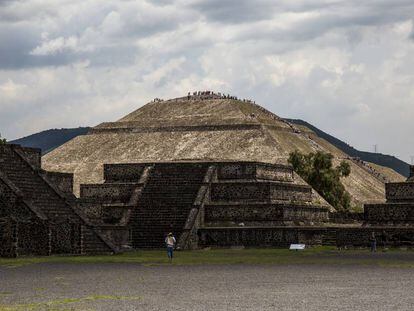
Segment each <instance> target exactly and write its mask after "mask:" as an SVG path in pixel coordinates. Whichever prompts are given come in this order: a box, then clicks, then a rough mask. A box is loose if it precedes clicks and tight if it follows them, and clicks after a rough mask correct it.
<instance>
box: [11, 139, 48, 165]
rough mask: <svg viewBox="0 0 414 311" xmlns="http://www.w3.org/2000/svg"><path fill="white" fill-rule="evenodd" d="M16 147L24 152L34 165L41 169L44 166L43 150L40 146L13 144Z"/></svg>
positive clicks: (27, 159)
mask: <svg viewBox="0 0 414 311" xmlns="http://www.w3.org/2000/svg"><path fill="white" fill-rule="evenodd" d="M13 147H14V148H16V149H17V150H20V151H21V152H22V153H23V154H24V158H25V159H26V161H27V162H29V163H30V164H31V165H32V166H34V167H35V168H37V169H40V168H41V166H42V155H41V154H42V150H41V149H39V148H29V147H22V146H19V145H13Z"/></svg>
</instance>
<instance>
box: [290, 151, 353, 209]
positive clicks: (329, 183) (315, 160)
mask: <svg viewBox="0 0 414 311" xmlns="http://www.w3.org/2000/svg"><path fill="white" fill-rule="evenodd" d="M332 159H333V156H332V155H331V154H329V153H324V152H320V151H318V152H316V153H309V154H306V155H305V154H302V153H300V152H299V151H297V150H296V151H294V152H292V153H290V155H289V163H290V164H292V166H293V169H294V170H295V171H296V172H297V173H298V174H299V175H300V176H301V177H302V178H303V179H304V180H305V181H306V182H307V183H308V184H309V185H311V186H312V188H314V189H315V190H316V191H317V192H318V193H319V194H320V195H321V196H322V197H323V198H324V199H325V200H326V201H327V202H328V203H329V204H331V205H332V206H333V207H334V208H335V209H337V210H349V209H350V207H351V196H350V195H349V193H348V192H347V191H346V190H345V187H344V185H343V184H342V182H341V177H347V176H349V174H350V173H351V167H350V165H349V163H347V162H346V161H342V162H341V163H340V164H339V166H338V167H336V168H334V167H333V165H332Z"/></svg>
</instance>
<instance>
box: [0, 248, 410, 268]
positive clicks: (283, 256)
mask: <svg viewBox="0 0 414 311" xmlns="http://www.w3.org/2000/svg"><path fill="white" fill-rule="evenodd" d="M174 254H175V258H174V261H173V265H211V264H213V265H214V264H229V265H231V264H252V265H255V264H258V265H260V264H273V265H286V264H334V265H346V264H356V265H379V266H388V267H404V268H414V251H413V250H400V249H391V250H386V251H382V250H379V251H378V252H377V253H374V254H373V253H370V252H369V251H368V250H366V249H363V250H337V249H336V248H334V247H314V248H308V249H306V250H304V251H290V250H287V249H271V248H269V249H253V248H251V249H250V248H247V249H205V250H195V251H176V252H175V253H174ZM39 263H71V264H88V263H136V264H142V265H165V264H169V261H168V259H167V256H166V252H165V251H164V250H145V251H134V252H128V253H124V254H119V255H105V256H48V257H20V258H16V259H14V258H13V259H12V258H0V266H7V267H18V266H24V265H30V264H39Z"/></svg>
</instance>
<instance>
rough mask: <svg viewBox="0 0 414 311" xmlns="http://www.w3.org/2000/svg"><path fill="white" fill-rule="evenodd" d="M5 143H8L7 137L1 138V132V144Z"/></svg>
mask: <svg viewBox="0 0 414 311" xmlns="http://www.w3.org/2000/svg"><path fill="white" fill-rule="evenodd" d="M5 143H7V141H6V139H5V138H1V134H0V145H3V144H5Z"/></svg>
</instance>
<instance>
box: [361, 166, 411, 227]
mask: <svg viewBox="0 0 414 311" xmlns="http://www.w3.org/2000/svg"><path fill="white" fill-rule="evenodd" d="M385 193H386V198H387V202H386V203H384V204H366V205H365V220H366V221H367V223H368V224H370V225H374V224H387V225H392V226H397V225H399V226H413V225H414V166H410V176H409V178H408V179H407V181H406V182H398V183H387V184H386V185H385Z"/></svg>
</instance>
